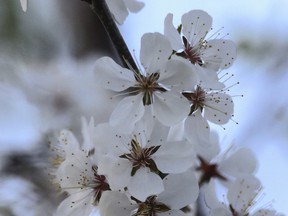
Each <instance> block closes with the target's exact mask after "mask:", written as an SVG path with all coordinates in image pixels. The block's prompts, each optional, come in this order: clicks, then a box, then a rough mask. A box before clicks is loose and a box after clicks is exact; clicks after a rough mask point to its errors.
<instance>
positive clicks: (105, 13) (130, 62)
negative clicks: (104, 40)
mask: <svg viewBox="0 0 288 216" xmlns="http://www.w3.org/2000/svg"><path fill="white" fill-rule="evenodd" d="M85 1H87V0H85ZM87 2H88V3H91V7H92V10H93V12H94V13H95V14H96V15H97V16H98V18H99V19H100V21H101V23H102V25H103V26H104V28H105V30H106V32H107V33H108V35H109V37H110V39H111V41H112V43H113V45H114V47H115V48H116V51H117V53H118V55H119V56H120V59H121V61H122V64H123V66H124V67H126V68H128V69H133V71H138V67H137V65H136V63H135V61H134V59H133V57H132V55H131V53H130V51H129V49H128V47H127V45H126V43H125V41H124V39H123V37H122V35H121V33H120V31H119V29H118V27H117V25H116V23H115V21H114V19H113V16H112V15H111V13H110V10H109V8H108V6H107V4H106V1H105V0H88V1H87Z"/></svg>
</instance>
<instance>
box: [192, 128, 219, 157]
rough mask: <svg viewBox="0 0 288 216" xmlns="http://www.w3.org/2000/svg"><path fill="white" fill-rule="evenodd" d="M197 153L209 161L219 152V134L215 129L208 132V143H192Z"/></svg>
mask: <svg viewBox="0 0 288 216" xmlns="http://www.w3.org/2000/svg"><path fill="white" fill-rule="evenodd" d="M194 148H195V151H196V153H197V155H199V156H201V157H202V158H203V159H204V160H206V161H211V160H212V159H213V158H215V157H216V156H217V155H218V154H219V152H220V145H219V135H218V133H216V132H215V131H211V132H210V142H209V143H208V145H203V144H201V143H195V144H194Z"/></svg>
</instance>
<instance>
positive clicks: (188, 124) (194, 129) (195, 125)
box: [184, 110, 210, 145]
mask: <svg viewBox="0 0 288 216" xmlns="http://www.w3.org/2000/svg"><path fill="white" fill-rule="evenodd" d="M184 132H185V136H186V137H187V139H188V140H189V141H190V142H191V143H197V144H198V145H209V142H210V135H209V134H210V127H209V125H208V122H207V121H206V120H205V119H204V118H203V117H202V115H201V112H200V110H197V111H196V112H195V113H193V114H192V115H190V116H188V117H187V119H186V120H185V129H184Z"/></svg>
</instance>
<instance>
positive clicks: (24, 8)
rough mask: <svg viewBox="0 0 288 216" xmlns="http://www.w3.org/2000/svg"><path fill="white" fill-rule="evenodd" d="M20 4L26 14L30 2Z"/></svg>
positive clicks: (21, 1)
mask: <svg viewBox="0 0 288 216" xmlns="http://www.w3.org/2000/svg"><path fill="white" fill-rule="evenodd" d="M20 3H21V7H22V10H23V11H24V12H26V11H27V4H28V0H20Z"/></svg>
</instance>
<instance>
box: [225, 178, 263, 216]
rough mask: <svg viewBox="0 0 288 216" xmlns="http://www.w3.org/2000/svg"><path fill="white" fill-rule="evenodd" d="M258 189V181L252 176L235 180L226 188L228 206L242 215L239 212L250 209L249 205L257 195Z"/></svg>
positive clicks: (259, 186) (259, 185)
mask: <svg viewBox="0 0 288 216" xmlns="http://www.w3.org/2000/svg"><path fill="white" fill-rule="evenodd" d="M260 188H261V184H260V181H259V180H258V179H257V178H255V177H254V176H252V175H248V176H245V177H242V178H238V179H236V180H235V182H233V184H231V185H230V186H229V188H228V193H227V199H228V201H229V204H231V205H232V207H233V208H234V209H235V210H236V211H239V213H243V212H242V211H241V210H243V209H244V210H245V209H248V208H249V207H251V203H253V200H254V198H255V197H256V196H257V195H258V193H259V190H260Z"/></svg>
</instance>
